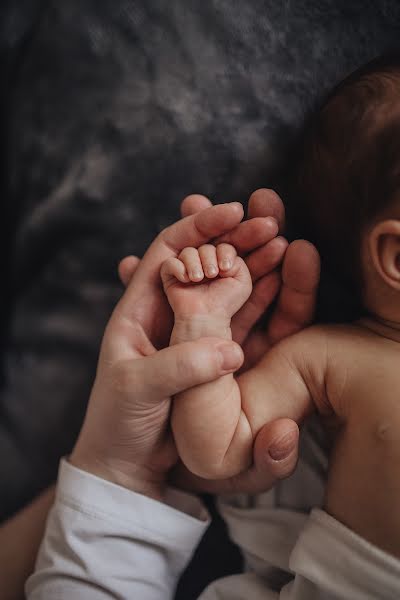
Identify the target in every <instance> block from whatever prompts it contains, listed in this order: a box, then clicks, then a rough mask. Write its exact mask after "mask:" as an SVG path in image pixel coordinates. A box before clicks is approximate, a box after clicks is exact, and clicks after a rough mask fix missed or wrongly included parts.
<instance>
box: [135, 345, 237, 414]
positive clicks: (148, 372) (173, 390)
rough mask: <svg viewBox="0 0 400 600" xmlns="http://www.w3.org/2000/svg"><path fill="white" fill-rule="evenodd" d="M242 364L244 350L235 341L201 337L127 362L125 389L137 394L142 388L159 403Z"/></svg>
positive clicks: (146, 394)
mask: <svg viewBox="0 0 400 600" xmlns="http://www.w3.org/2000/svg"><path fill="white" fill-rule="evenodd" d="M242 362H243V352H242V349H241V348H240V346H239V345H238V344H236V343H235V342H231V341H225V340H221V339H220V338H211V337H210V338H201V339H199V340H196V341H193V342H184V343H182V344H176V345H175V346H169V347H168V348H164V349H163V350H159V351H158V352H155V353H154V354H152V355H150V356H146V357H144V358H141V359H137V360H134V361H127V363H126V364H125V365H123V368H124V373H125V378H124V381H125V383H124V387H126V388H127V389H134V390H136V391H139V390H140V389H141V390H142V392H143V393H144V394H145V396H146V399H147V400H148V401H151V402H154V401H156V402H157V401H158V400H159V399H161V398H165V397H167V396H172V395H174V394H178V393H179V392H182V391H184V390H187V389H189V388H191V387H193V386H196V385H200V384H202V383H207V382H209V381H214V380H215V379H217V378H219V377H221V376H223V375H226V374H227V373H232V372H233V371H236V370H237V369H238V368H239V367H240V365H241V364H242ZM128 363H129V368H127V367H128Z"/></svg>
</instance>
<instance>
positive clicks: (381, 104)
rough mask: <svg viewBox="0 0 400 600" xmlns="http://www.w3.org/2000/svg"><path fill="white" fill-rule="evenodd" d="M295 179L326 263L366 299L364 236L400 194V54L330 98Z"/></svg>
mask: <svg viewBox="0 0 400 600" xmlns="http://www.w3.org/2000/svg"><path fill="white" fill-rule="evenodd" d="M297 156H298V157H299V158H298V164H297V168H296V171H295V176H294V179H293V180H292V185H291V191H290V195H291V196H292V197H293V200H292V206H294V207H295V215H294V216H295V218H296V219H297V220H298V221H299V222H300V226H301V229H302V232H303V233H304V235H305V237H307V238H308V239H310V240H311V241H312V242H314V243H315V244H316V246H317V248H318V249H319V251H320V253H321V257H322V263H323V265H326V266H327V267H328V269H329V270H330V271H333V272H334V273H335V275H336V276H337V277H338V279H342V281H344V283H345V285H346V287H347V289H349V291H351V292H352V294H354V298H355V299H356V300H357V302H358V303H360V301H361V292H362V277H361V256H360V249H361V236H362V233H363V231H364V229H365V227H366V226H367V225H368V224H369V223H372V222H373V220H374V219H375V218H376V217H377V216H378V215H379V214H380V213H381V212H382V211H383V210H384V209H385V208H387V207H389V206H390V205H391V204H392V202H393V201H394V200H395V198H396V196H397V197H398V198H399V197H400V52H396V53H391V54H390V55H388V54H387V55H384V56H381V57H379V58H376V59H374V60H373V61H371V62H369V63H368V64H367V65H365V66H363V67H361V68H360V69H358V70H357V71H355V72H354V73H352V74H351V75H349V76H348V77H347V78H346V79H345V80H343V81H342V82H341V83H339V85H337V86H336V87H335V88H334V90H333V91H332V92H331V93H330V94H329V96H328V98H327V99H326V100H325V102H324V104H323V105H322V107H321V109H320V110H319V111H318V112H317V113H316V114H315V116H314V117H312V119H311V122H310V123H309V126H308V127H307V128H306V131H305V134H304V139H303V140H302V144H301V145H300V151H299V152H298V154H297Z"/></svg>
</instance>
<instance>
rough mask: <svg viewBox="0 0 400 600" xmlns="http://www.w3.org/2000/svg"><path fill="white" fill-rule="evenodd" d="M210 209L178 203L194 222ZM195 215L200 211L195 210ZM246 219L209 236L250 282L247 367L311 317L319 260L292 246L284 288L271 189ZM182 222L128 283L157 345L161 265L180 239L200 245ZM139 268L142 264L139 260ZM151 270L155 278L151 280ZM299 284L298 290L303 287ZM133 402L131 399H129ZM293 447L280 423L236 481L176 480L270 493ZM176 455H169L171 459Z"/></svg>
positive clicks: (241, 337)
mask: <svg viewBox="0 0 400 600" xmlns="http://www.w3.org/2000/svg"><path fill="white" fill-rule="evenodd" d="M210 206H211V203H210V201H209V200H208V199H207V198H205V197H204V196H198V195H193V196H188V197H187V198H186V199H185V200H184V202H183V203H182V214H183V217H188V216H190V217H193V215H196V214H197V213H199V214H198V216H197V217H196V219H197V218H198V217H199V216H200V214H202V215H203V217H204V216H205V217H206V219H205V221H204V222H206V221H207V219H210V222H211V215H210V214H209V210H210ZM235 206H236V205H235ZM205 209H208V210H205ZM215 209H218V207H215ZM219 210H221V207H219ZM223 210H226V209H223ZM235 210H236V209H235ZM200 211H202V212H201V213H200ZM203 211H204V212H203ZM221 216H222V215H221V214H220V215H219V216H218V215H216V214H215V212H214V215H212V218H213V221H214V222H213V225H212V227H214V231H215V225H216V221H215V218H216V217H217V218H221ZM249 217H250V219H249V220H248V221H245V222H243V223H240V224H239V225H236V226H234V227H233V228H231V230H230V231H229V232H227V233H225V234H222V235H221V236H220V237H219V238H218V237H217V236H216V235H215V234H214V238H215V237H217V240H219V241H221V242H223V241H226V242H230V243H232V244H234V245H235V247H236V248H237V249H238V250H239V252H240V253H241V255H242V256H243V257H244V260H245V261H246V263H247V265H248V267H249V270H250V273H251V276H252V279H253V292H252V295H251V297H250V300H249V302H247V303H246V305H245V306H244V307H243V309H241V310H240V311H239V313H238V314H237V315H236V316H235V317H234V320H233V324H232V326H233V327H232V328H233V332H234V336H235V339H236V341H240V343H242V344H243V345H244V347H245V348H246V356H247V359H248V363H249V364H252V363H253V362H254V361H255V360H257V359H258V358H259V357H260V356H261V354H262V353H264V352H265V351H266V350H267V349H268V347H269V346H270V345H272V344H273V343H274V342H276V341H278V340H279V339H281V338H282V337H284V336H285V335H289V334H290V333H293V332H294V331H297V330H298V329H301V328H302V327H304V326H306V325H307V324H308V322H309V321H310V320H311V318H312V315H313V309H314V303H315V292H316V285H317V281H318V273H317V272H316V270H315V269H314V270H313V269H312V266H313V264H314V265H315V263H317V264H318V260H317V261H316V260H315V258H316V255H315V250H314V248H313V247H312V246H311V245H309V244H307V242H296V243H294V244H292V245H291V246H290V247H289V252H287V254H286V257H285V262H284V269H283V286H282V287H281V276H280V274H279V272H278V271H277V270H276V268H277V267H278V266H280V263H281V262H282V258H283V256H284V254H285V251H286V249H287V246H288V244H287V242H286V240H285V239H284V238H282V237H276V234H277V229H278V227H280V228H282V227H283V224H284V207H283V204H282V201H281V200H280V198H279V197H278V196H277V195H276V194H275V193H274V192H272V191H271V190H258V191H257V192H255V193H254V194H253V195H252V196H251V198H250V202H249ZM271 217H272V218H271ZM204 222H203V223H202V222H200V224H199V223H196V222H195V223H196V227H199V225H200V227H203V226H204ZM221 222H222V221H221ZM180 223H181V225H179V223H177V224H175V225H173V226H171V227H170V228H168V229H167V230H166V231H165V232H163V233H162V234H160V236H159V238H158V239H157V240H156V241H155V242H154V244H153V245H152V247H151V249H149V251H148V252H147V253H146V257H145V260H146V262H147V273H148V274H149V275H150V277H148V278H147V279H146V275H145V273H146V271H145V270H144V269H143V268H142V273H143V277H142V283H141V284H140V285H139V283H138V277H137V275H138V273H137V274H136V276H135V278H134V287H133V288H132V284H131V286H130V287H131V288H132V289H133V290H134V292H133V296H134V298H135V300H133V299H132V300H131V301H130V302H129V306H128V302H125V303H124V304H125V306H126V308H127V310H128V311H129V310H130V311H131V313H132V312H133V313H134V314H135V315H139V320H140V319H142V317H145V318H148V317H150V321H149V323H148V330H147V331H151V330H152V328H153V327H154V326H155V323H158V336H156V337H157V338H158V340H160V338H161V336H165V335H166V334H165V330H167V331H168V333H169V332H170V327H171V320H170V317H171V315H170V313H169V306H168V303H167V305H165V298H164V297H161V298H160V297H159V289H158V281H159V279H158V270H159V266H160V263H162V262H163V260H165V259H166V258H168V256H169V257H174V256H177V255H178V254H179V249H180V248H179V247H178V246H177V241H178V240H181V242H182V243H181V246H184V245H187V244H190V245H193V246H195V245H197V246H198V245H200V243H201V242H200V241H199V240H194V238H193V237H191V238H190V241H189V237H187V236H186V237H184V238H182V231H183V227H182V225H183V224H185V227H186V226H187V221H181V222H180ZM224 225H225V226H226V229H225V231H226V230H227V229H228V225H229V223H226V222H225V223H224ZM177 229H178V231H177ZM179 229H180V231H179ZM210 233H211V232H210ZM165 235H166V236H167V237H166V240H167V246H168V247H169V246H170V245H171V244H175V248H176V251H175V252H169V253H167V254H166V249H165V237H164V236H165ZM163 237H164V239H163ZM210 237H211V236H210ZM214 243H215V239H214ZM163 245H164V248H163ZM160 257H161V258H160ZM136 265H137V259H134V258H133V257H127V258H126V259H124V261H122V263H121V265H120V276H121V279H122V280H123V282H124V283H125V285H127V284H128V283H129V281H130V279H131V276H132V272H133V270H134V268H135V267H136ZM141 266H142V267H143V263H142V265H141ZM310 267H311V268H310ZM153 273H155V274H156V277H155V278H154V276H152V274H153ZM301 286H303V287H302V288H301ZM300 288H301V289H300ZM279 291H280V294H279V300H278V303H277V306H276V309H275V311H274V312H273V315H272V318H271V320H270V321H269V324H268V326H267V330H266V331H262V330H259V329H256V328H253V325H254V324H255V323H256V322H257V321H258V319H259V317H260V316H261V315H262V314H263V313H264V311H265V310H266V309H267V308H268V306H269V305H270V304H271V302H272V301H273V300H274V299H275V297H276V295H277V293H278V292H279ZM146 294H147V296H146ZM146 297H147V300H146ZM132 298H133V297H132ZM155 305H156V306H158V314H155V313H154V311H153V312H152V311H151V307H153V306H155ZM160 314H162V316H163V318H162V319H160V318H158V317H159V315H160ZM146 315H147V317H146ZM136 318H137V317H136ZM141 322H143V321H141ZM155 333H157V332H155ZM150 335H151V334H150ZM151 339H154V337H152V338H151ZM160 341H161V340H160ZM162 343H165V340H164V341H161V344H160V345H162ZM153 351H154V349H153ZM182 367H183V365H182ZM232 370H234V369H232ZM217 377H218V375H215V378H217ZM210 380H211V379H210ZM142 381H143V378H142ZM204 381H205V380H204ZM192 385H195V384H194V383H193V384H192ZM187 387H189V385H187ZM182 389H184V388H183V387H182V386H180V387H179V390H182ZM176 390H178V386H176ZM132 401H133V399H131V402H132ZM164 418H165V414H164ZM297 442H298V429H297V425H296V424H295V423H294V422H293V421H291V420H289V419H279V420H277V421H275V422H273V423H270V424H269V425H266V426H265V427H264V428H263V429H262V430H261V431H260V433H259V435H258V437H257V440H256V444H255V448H254V464H253V467H252V468H251V469H249V470H248V471H246V472H245V473H243V474H242V475H241V476H239V477H235V478H232V479H229V480H225V481H219V482H209V481H205V480H200V479H199V478H194V477H193V476H191V475H189V474H188V473H184V474H183V473H182V471H180V472H179V475H178V482H180V483H181V484H182V485H183V486H184V487H189V488H191V489H198V490H202V491H206V490H208V491H215V492H224V491H231V490H232V489H238V490H240V491H249V492H257V491H259V490H265V489H268V488H269V487H270V486H271V485H272V484H273V483H274V481H275V480H276V479H277V478H280V477H284V476H287V475H289V474H290V473H291V472H292V470H293V469H294V467H295V464H296V460H297ZM173 455H174V453H173V452H172V454H171V456H173Z"/></svg>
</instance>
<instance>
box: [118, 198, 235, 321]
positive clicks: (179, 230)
mask: <svg viewBox="0 0 400 600" xmlns="http://www.w3.org/2000/svg"><path fill="white" fill-rule="evenodd" d="M242 218H243V206H242V205H241V204H240V203H239V202H231V203H230V204H218V205H217V206H211V207H209V208H206V209H205V210H202V211H200V212H198V213H196V214H194V215H190V216H188V217H185V218H184V219H181V220H180V221H177V222H176V223H174V224H173V225H170V226H169V227H167V228H166V229H164V231H162V232H161V233H160V234H159V235H158V236H157V238H156V239H155V240H154V242H153V243H152V244H151V246H150V247H149V249H148V250H147V252H146V254H145V255H144V257H143V258H142V260H141V261H140V264H139V266H138V268H137V270H136V273H135V276H134V277H133V278H132V281H131V283H130V284H129V286H128V289H127V291H126V292H125V294H124V295H123V297H122V298H121V300H120V302H119V303H118V313H119V314H121V315H125V316H126V317H127V318H129V317H132V316H133V317H134V316H135V314H134V313H140V318H141V321H142V323H144V325H145V326H147V325H148V323H147V321H149V319H150V316H149V314H148V312H149V311H148V301H147V299H148V298H149V297H153V296H154V294H155V293H157V292H158V290H159V284H160V268H161V265H162V263H163V262H164V261H165V260H167V259H168V258H170V257H176V256H178V254H179V252H180V251H181V250H183V248H185V247H186V246H193V247H195V248H197V247H199V246H201V245H202V244H205V243H207V242H209V241H210V240H211V239H213V238H215V237H217V236H219V235H222V234H223V233H225V232H227V231H229V230H230V229H233V228H234V227H236V226H237V225H238V223H240V221H241V220H242ZM144 302H145V303H146V305H145V306H144V305H143V303H144Z"/></svg>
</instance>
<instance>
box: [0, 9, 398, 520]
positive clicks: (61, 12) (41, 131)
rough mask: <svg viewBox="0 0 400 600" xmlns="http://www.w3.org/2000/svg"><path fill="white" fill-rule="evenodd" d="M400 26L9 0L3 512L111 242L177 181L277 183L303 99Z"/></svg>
mask: <svg viewBox="0 0 400 600" xmlns="http://www.w3.org/2000/svg"><path fill="white" fill-rule="evenodd" d="M399 33H400V2H399V1H398V0H385V1H383V0H381V1H378V0H369V1H368V0H353V1H349V0H336V1H333V0H331V1H330V0H320V1H316V0H297V1H295V0H269V1H262V0H252V1H248V2H242V1H239V0H235V1H227V0H202V2H200V1H198V2H195V1H188V0H168V1H161V0H159V1H157V0H146V1H143V2H134V1H132V0H109V1H105V0H87V1H81V0H68V1H67V2H57V1H43V0H36V1H34V0H30V1H28V0H26V1H25V2H23V1H20V2H15V1H13V0H6V1H5V0H2V4H1V8H0V59H1V63H0V66H1V82H2V87H1V140H0V144H1V158H2V160H1V188H2V189H1V199H2V205H3V211H2V214H3V219H2V222H1V229H2V235H1V243H2V264H1V268H2V273H3V277H2V279H3V286H2V294H1V302H2V315H3V325H2V338H1V341H2V348H3V360H2V388H1V396H0V486H1V492H0V518H5V517H6V516H8V515H10V514H11V513H12V512H13V511H14V510H15V509H16V508H18V507H20V506H21V505H23V503H24V502H26V501H27V500H28V499H30V498H31V497H32V496H33V495H34V494H35V493H36V492H37V491H38V490H40V489H41V488H42V487H43V486H45V485H46V484H47V483H49V482H50V481H51V480H52V479H53V478H54V477H55V473H56V467H57V463H58V458H59V456H60V455H61V454H63V453H66V452H67V451H68V449H69V448H70V447H71V444H72V442H73V439H74V436H75V434H76V431H77V429H78V427H79V423H80V420H81V418H82V414H83V410H84V406H85V403H86V400H87V397H88V392H89V389H90V384H91V381H92V378H93V374H94V368H95V363H96V357H97V351H98V345H99V340H100V337H101V333H102V329H103V326H104V323H105V322H106V320H107V317H108V315H109V313H110V311H111V309H112V307H113V305H114V303H115V300H116V298H117V297H118V296H119V294H120V287H119V285H118V282H117V280H116V274H115V273H116V265H117V262H118V260H119V259H120V258H121V257H122V256H123V255H125V254H127V253H134V254H139V255H140V254H142V253H143V251H144V250H145V248H146V246H147V245H148V244H149V242H150V241H151V239H152V238H153V237H154V236H155V235H156V233H157V232H158V231H159V230H160V229H161V228H163V227H164V226H165V225H166V224H168V223H169V222H170V221H171V220H173V219H176V218H177V216H178V206H179V202H180V200H181V199H182V198H183V197H184V196H185V195H186V194H188V193H191V192H200V193H203V194H206V195H209V196H210V197H211V198H212V199H213V200H214V201H216V202H223V201H227V200H241V201H243V202H245V201H246V199H247V198H248V196H249V194H250V192H251V191H252V190H253V189H255V188H256V187H259V186H273V185H275V184H276V183H278V176H277V173H278V172H280V171H281V170H282V167H283V172H284V173H285V172H286V173H289V172H290V164H288V151H289V148H290V147H291V144H292V142H293V140H295V139H296V136H297V134H298V132H299V131H300V129H301V127H302V124H303V121H304V117H305V115H306V114H307V113H308V112H309V111H310V109H312V107H313V106H315V103H316V102H317V101H318V100H319V99H320V98H321V96H322V95H323V94H324V92H326V91H327V90H328V89H329V88H330V87H331V86H332V85H333V84H335V83H336V82H337V81H338V80H339V79H341V78H342V77H343V76H344V75H346V74H348V73H349V72H350V71H351V70H353V69H354V68H355V67H357V66H359V65H360V64H361V63H363V62H365V61H366V60H368V59H370V58H372V57H373V56H375V55H377V54H379V53H381V52H383V51H384V50H386V49H388V48H390V47H393V46H394V45H395V44H397V42H398V40H399Z"/></svg>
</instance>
